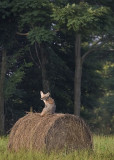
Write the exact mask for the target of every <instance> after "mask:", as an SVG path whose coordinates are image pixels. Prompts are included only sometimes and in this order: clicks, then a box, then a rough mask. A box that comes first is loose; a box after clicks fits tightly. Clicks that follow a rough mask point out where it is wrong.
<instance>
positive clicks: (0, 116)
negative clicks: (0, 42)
mask: <svg viewBox="0 0 114 160" xmlns="http://www.w3.org/2000/svg"><path fill="white" fill-rule="evenodd" d="M1 53H2V62H1V73H0V135H1V134H4V82H5V74H6V51H5V49H3V48H1Z"/></svg>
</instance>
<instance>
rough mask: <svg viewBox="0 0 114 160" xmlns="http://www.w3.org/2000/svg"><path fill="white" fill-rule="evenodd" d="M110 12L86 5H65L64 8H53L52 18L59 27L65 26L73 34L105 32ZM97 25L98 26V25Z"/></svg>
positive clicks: (102, 8)
mask: <svg viewBox="0 0 114 160" xmlns="http://www.w3.org/2000/svg"><path fill="white" fill-rule="evenodd" d="M110 14H111V11H110V9H109V8H108V7H103V6H102V7H98V6H91V5H89V4H87V3H80V4H72V5H70V4H67V5H66V6H65V7H64V8H60V7H55V8H54V9H53V15H52V17H53V18H54V20H56V21H57V23H58V24H59V27H64V26H67V28H68V30H73V31H75V32H81V33H83V31H84V32H85V31H87V30H90V31H93V29H95V30H96V31H97V30H99V29H100V30H101V29H102V30H105V29H106V27H105V26H104V25H102V24H104V23H105V25H106V24H107V22H108V18H109V16H110ZM100 23H101V24H100ZM98 24H99V25H98Z"/></svg>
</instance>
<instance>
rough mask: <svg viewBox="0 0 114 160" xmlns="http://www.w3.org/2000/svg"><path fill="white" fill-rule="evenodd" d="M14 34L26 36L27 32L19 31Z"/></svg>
mask: <svg viewBox="0 0 114 160" xmlns="http://www.w3.org/2000/svg"><path fill="white" fill-rule="evenodd" d="M16 34H17V35H20V36H28V34H29V33H20V32H16Z"/></svg>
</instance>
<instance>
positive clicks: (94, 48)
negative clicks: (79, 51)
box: [81, 39, 106, 63]
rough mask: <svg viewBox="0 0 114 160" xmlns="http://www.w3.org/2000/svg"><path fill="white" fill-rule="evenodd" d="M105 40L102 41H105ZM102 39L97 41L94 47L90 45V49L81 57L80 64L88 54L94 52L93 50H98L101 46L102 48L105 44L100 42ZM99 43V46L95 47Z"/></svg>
mask: <svg viewBox="0 0 114 160" xmlns="http://www.w3.org/2000/svg"><path fill="white" fill-rule="evenodd" d="M105 40H106V39H104V41H105ZM102 41H103V39H99V40H98V41H96V42H95V43H94V45H92V47H91V48H90V49H89V50H88V51H87V52H85V54H84V55H83V56H82V58H81V60H82V63H83V62H84V60H85V58H86V57H87V56H88V54H90V53H91V52H92V51H95V50H98V49H99V48H100V47H101V46H103V45H104V44H105V43H103V42H102ZM99 42H101V44H99V45H97V44H98V43H99Z"/></svg>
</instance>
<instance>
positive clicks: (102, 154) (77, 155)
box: [0, 135, 114, 160]
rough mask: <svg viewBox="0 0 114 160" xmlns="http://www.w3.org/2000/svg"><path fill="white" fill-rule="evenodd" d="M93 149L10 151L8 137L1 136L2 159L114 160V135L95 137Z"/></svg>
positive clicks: (0, 154) (0, 153) (0, 150)
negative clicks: (54, 151)
mask: <svg viewBox="0 0 114 160" xmlns="http://www.w3.org/2000/svg"><path fill="white" fill-rule="evenodd" d="M93 141H94V150H93V151H75V152H72V153H68V154H67V153H66V152H65V151H63V152H61V153H50V154H46V153H39V152H35V151H19V152H9V151H8V150H7V143H8V138H7V137H0V160H114V136H96V135H94V137H93Z"/></svg>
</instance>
